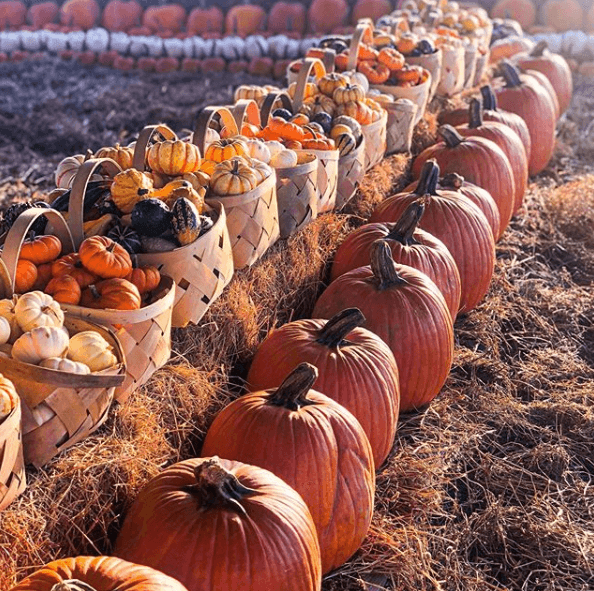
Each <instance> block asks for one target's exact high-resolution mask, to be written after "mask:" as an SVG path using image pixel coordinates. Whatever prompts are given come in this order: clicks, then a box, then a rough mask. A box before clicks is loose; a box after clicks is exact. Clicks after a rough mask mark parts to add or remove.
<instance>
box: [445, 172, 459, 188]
mask: <svg viewBox="0 0 594 591" xmlns="http://www.w3.org/2000/svg"><path fill="white" fill-rule="evenodd" d="M463 184H464V177H463V176H462V175H461V174H458V173H457V172H450V173H449V174H446V175H445V176H444V177H443V178H442V179H441V186H442V187H447V188H448V189H454V190H455V191H457V190H458V189H460V187H462V185H463Z"/></svg>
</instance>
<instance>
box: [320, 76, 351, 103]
mask: <svg viewBox="0 0 594 591" xmlns="http://www.w3.org/2000/svg"><path fill="white" fill-rule="evenodd" d="M348 83H349V79H348V78H347V77H346V76H345V75H344V74H339V73H338V72H331V73H330V74H326V75H325V76H322V78H320V79H319V80H318V88H319V90H320V92H321V93H322V94H325V95H326V96H329V97H332V95H333V94H334V91H335V90H336V89H337V88H340V87H342V86H347V85H348Z"/></svg>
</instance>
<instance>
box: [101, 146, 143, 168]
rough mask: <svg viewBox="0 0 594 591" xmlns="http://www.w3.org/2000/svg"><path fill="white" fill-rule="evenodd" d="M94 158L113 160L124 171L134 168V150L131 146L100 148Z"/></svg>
mask: <svg viewBox="0 0 594 591" xmlns="http://www.w3.org/2000/svg"><path fill="white" fill-rule="evenodd" d="M94 158H111V159H112V160H114V161H115V162H117V163H118V165H119V166H120V168H121V169H122V170H127V169H129V168H132V160H133V158H134V149H133V148H131V147H130V146H120V144H116V145H115V146H106V147H103V148H99V150H97V152H96V153H95V156H94Z"/></svg>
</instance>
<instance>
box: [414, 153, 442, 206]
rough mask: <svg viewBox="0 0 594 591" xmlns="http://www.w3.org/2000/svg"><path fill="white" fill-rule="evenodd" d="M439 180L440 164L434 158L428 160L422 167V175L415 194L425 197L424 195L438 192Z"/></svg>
mask: <svg viewBox="0 0 594 591" xmlns="http://www.w3.org/2000/svg"><path fill="white" fill-rule="evenodd" d="M438 180H439V164H437V161H436V160H434V159H433V158H432V159H431V160H427V162H425V164H423V168H422V169H421V176H420V178H419V182H418V183H417V188H416V189H415V190H414V193H415V195H418V196H419V197H423V196H424V195H436V194H437V181H438Z"/></svg>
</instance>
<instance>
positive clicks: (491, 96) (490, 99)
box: [481, 84, 497, 111]
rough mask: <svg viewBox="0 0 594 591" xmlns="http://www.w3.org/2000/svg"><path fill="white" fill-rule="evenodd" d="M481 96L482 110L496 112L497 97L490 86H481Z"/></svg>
mask: <svg viewBox="0 0 594 591" xmlns="http://www.w3.org/2000/svg"><path fill="white" fill-rule="evenodd" d="M481 96H482V97H483V109H484V110H485V111H497V97H496V96H495V93H494V92H493V89H492V88H491V86H489V85H488V84H486V85H485V86H482V87H481Z"/></svg>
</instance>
